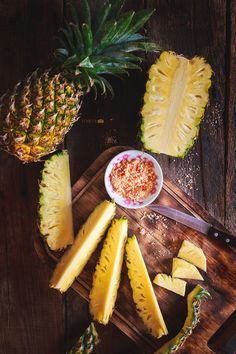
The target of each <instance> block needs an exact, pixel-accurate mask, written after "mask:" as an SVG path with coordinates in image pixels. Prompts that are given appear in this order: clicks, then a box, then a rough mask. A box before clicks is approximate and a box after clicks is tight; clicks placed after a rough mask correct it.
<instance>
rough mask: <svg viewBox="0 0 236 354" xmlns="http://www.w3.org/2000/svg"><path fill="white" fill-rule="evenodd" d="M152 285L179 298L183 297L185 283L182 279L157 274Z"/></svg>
mask: <svg viewBox="0 0 236 354" xmlns="http://www.w3.org/2000/svg"><path fill="white" fill-rule="evenodd" d="M153 283H154V284H156V285H159V286H161V287H162V288H165V289H167V290H170V291H173V292H174V293H176V294H179V295H181V296H184V295H185V289H186V284H187V283H186V281H184V280H182V279H176V278H172V277H171V276H170V275H167V274H163V273H159V274H157V275H156V276H155V278H154V280H153Z"/></svg>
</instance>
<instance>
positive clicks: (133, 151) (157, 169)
mask: <svg viewBox="0 0 236 354" xmlns="http://www.w3.org/2000/svg"><path fill="white" fill-rule="evenodd" d="M130 153H131V154H141V155H143V156H144V157H147V158H148V159H149V160H151V161H152V162H153V163H154V166H155V172H156V174H157V177H158V184H157V191H156V192H155V193H154V194H153V196H152V197H149V200H148V201H145V199H144V201H143V203H142V205H129V204H127V205H126V204H123V203H120V202H119V201H118V202H117V198H116V196H115V195H114V192H113V194H111V190H110V189H111V188H110V186H109V185H108V179H109V175H110V171H109V170H110V169H111V165H112V164H114V162H115V161H116V160H117V159H118V158H119V157H120V156H123V155H125V154H130ZM134 158H135V157H134ZM104 185H105V189H106V191H107V194H108V195H109V197H110V198H111V199H113V200H114V202H115V203H116V204H118V205H119V206H121V207H123V208H126V209H141V208H144V207H147V206H148V205H149V204H151V203H153V201H154V200H155V199H156V198H157V197H158V196H159V194H160V192H161V190H162V187H163V172H162V168H161V166H160V164H159V163H158V161H157V160H156V159H155V158H154V157H153V156H152V155H151V154H149V153H148V152H145V151H140V150H136V149H130V150H125V151H122V152H120V153H119V154H117V155H115V156H114V157H113V158H112V159H111V160H110V161H109V162H108V164H107V166H106V169H105V172H104ZM117 194H118V193H117Z"/></svg>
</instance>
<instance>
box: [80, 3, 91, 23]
mask: <svg viewBox="0 0 236 354" xmlns="http://www.w3.org/2000/svg"><path fill="white" fill-rule="evenodd" d="M81 2H82V13H83V20H84V23H86V24H87V25H88V26H89V27H91V12H90V7H89V4H88V1H87V0H81Z"/></svg>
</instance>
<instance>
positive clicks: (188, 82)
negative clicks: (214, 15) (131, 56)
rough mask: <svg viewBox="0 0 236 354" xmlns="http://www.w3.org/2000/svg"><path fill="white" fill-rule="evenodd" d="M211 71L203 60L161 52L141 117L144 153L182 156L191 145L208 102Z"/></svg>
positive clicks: (151, 71)
mask: <svg viewBox="0 0 236 354" xmlns="http://www.w3.org/2000/svg"><path fill="white" fill-rule="evenodd" d="M211 75H212V70H211V67H210V65H209V64H207V63H206V61H205V59H204V58H200V57H194V58H192V59H190V60H189V59H187V58H185V57H184V56H181V55H177V54H175V53H173V52H162V54H161V55H160V57H159V58H158V59H157V61H156V63H154V64H153V65H152V66H151V68H150V71H149V80H148V82H147V85H146V93H145V95H144V105H143V108H142V111H141V114H142V127H141V130H142V134H141V138H142V142H143V144H144V147H145V148H146V149H147V150H150V151H153V152H157V153H164V154H167V155H170V156H180V157H182V156H184V155H186V153H187V152H188V150H189V148H190V147H191V146H192V145H193V143H194V140H195V139H196V137H197V135H198V131H199V124H200V122H201V120H202V116H203V114H204V111H205V106H206V104H207V102H208V89H209V87H210V86H211V80H210V78H211Z"/></svg>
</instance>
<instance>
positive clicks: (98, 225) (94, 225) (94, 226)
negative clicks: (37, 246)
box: [50, 200, 116, 293]
mask: <svg viewBox="0 0 236 354" xmlns="http://www.w3.org/2000/svg"><path fill="white" fill-rule="evenodd" d="M115 210H116V205H115V203H114V202H109V201H107V200H105V201H103V202H102V203H100V204H99V205H98V206H97V207H96V208H95V209H94V211H93V212H92V213H91V214H90V216H89V217H88V219H87V221H86V222H85V224H84V225H83V226H82V227H81V228H80V230H79V232H78V234H77V236H76V239H75V242H74V243H73V245H72V246H71V248H70V249H69V250H68V251H66V252H65V254H64V255H63V256H62V257H61V260H60V261H59V263H58V264H57V266H56V268H55V270H54V273H53V276H52V279H51V283H50V284H51V287H52V288H55V289H58V290H59V291H60V292H61V293H63V292H65V291H66V290H67V289H68V288H69V287H70V286H71V284H72V283H73V281H74V280H75V278H76V277H77V276H78V275H79V274H80V273H81V272H82V270H83V268H84V266H85V265H86V263H87V262H88V260H89V258H90V257H91V255H92V253H93V252H94V251H95V249H96V247H97V245H98V243H99V242H100V241H101V239H102V236H103V235H104V233H105V231H106V229H107V228H108V226H109V224H110V222H111V220H112V219H113V217H114V215H115Z"/></svg>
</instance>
